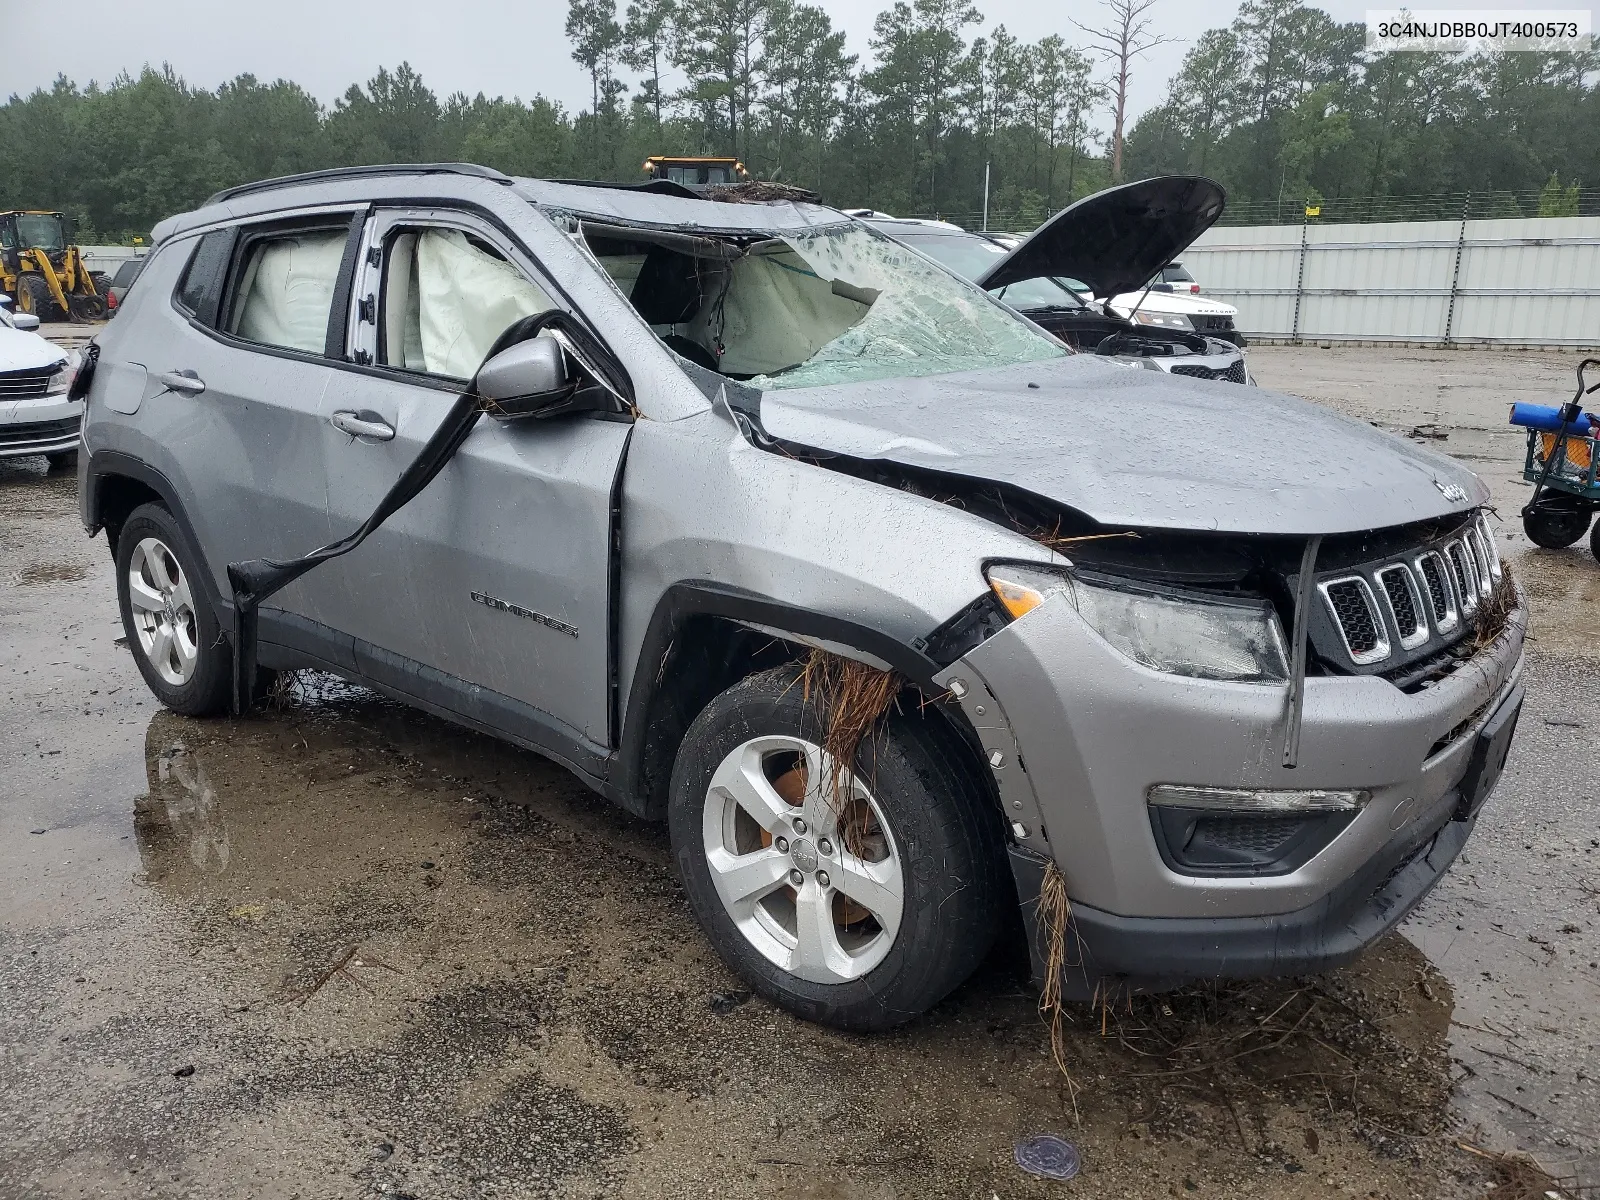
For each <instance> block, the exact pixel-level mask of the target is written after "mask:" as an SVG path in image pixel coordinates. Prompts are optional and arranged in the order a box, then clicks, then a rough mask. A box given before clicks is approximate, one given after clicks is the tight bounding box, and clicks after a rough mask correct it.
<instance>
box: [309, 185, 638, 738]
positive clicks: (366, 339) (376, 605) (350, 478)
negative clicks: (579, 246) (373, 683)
mask: <svg viewBox="0 0 1600 1200" xmlns="http://www.w3.org/2000/svg"><path fill="white" fill-rule="evenodd" d="M359 261H360V268H359V271H358V274H357V277H356V287H355V299H354V302H353V303H352V306H351V317H350V321H351V327H350V332H349V342H350V345H351V347H352V351H353V355H354V357H355V358H356V360H357V362H358V363H359V364H360V367H361V369H358V370H355V371H346V372H342V373H340V374H339V376H338V378H337V380H336V382H335V383H333V384H332V385H331V386H330V387H329V389H328V391H327V394H326V395H325V396H324V398H323V401H322V411H323V418H324V419H323V423H322V426H321V444H322V451H323V455H324V461H325V464H326V468H325V470H326V476H327V480H328V515H329V525H328V533H329V537H330V539H331V538H335V537H340V536H342V535H344V534H345V533H347V532H348V531H349V530H351V529H353V528H355V527H356V526H357V525H359V524H360V523H361V522H362V521H363V520H364V519H365V518H366V516H367V515H368V514H369V513H370V512H371V511H372V510H373V508H374V507H375V506H376V505H377V503H378V501H379V500H380V499H381V498H382V497H383V495H384V494H385V493H386V492H387V491H388V489H389V488H390V486H391V485H392V484H393V483H394V481H395V479H396V478H397V477H398V476H399V474H400V473H401V471H403V470H404V469H405V467H406V466H407V465H408V464H409V463H410V462H411V461H412V460H413V459H415V458H416V456H417V453H418V451H419V449H420V448H421V446H422V445H423V443H424V442H426V440H427V439H428V437H429V436H430V435H431V434H432V433H433V432H434V431H435V430H436V429H437V428H438V426H439V424H440V422H441V420H442V419H443V417H444V415H445V413H446V412H447V411H448V409H449V408H450V405H451V403H452V402H453V401H454V399H455V397H456V396H457V395H458V394H460V392H461V391H462V390H463V389H464V388H465V387H466V386H467V382H468V380H469V378H470V377H471V376H472V375H473V374H474V373H475V372H476V370H477V368H478V366H479V364H480V363H481V361H482V358H483V356H484V354H485V353H486V351H487V350H488V348H489V346H490V344H491V343H492V342H493V341H494V340H495V338H496V337H498V336H499V335H500V333H501V332H502V331H503V330H504V329H505V328H506V327H507V326H509V325H510V324H512V323H513V322H514V321H516V320H518V319H519V318H521V317H524V316H528V315H531V314H533V313H536V312H540V311H544V310H547V309H549V308H551V307H552V306H553V305H554V304H555V303H556V300H555V299H554V298H555V297H556V296H557V295H558V294H559V293H558V289H556V288H555V287H553V286H552V284H551V282H550V280H549V279H548V277H547V276H545V274H544V273H543V271H542V269H541V268H540V267H539V266H538V264H537V263H536V262H535V261H534V260H533V258H532V256H531V255H530V254H528V252H527V251H526V250H525V249H524V248H523V247H522V246H521V245H520V244H519V243H518V242H517V241H516V239H514V238H513V237H511V236H510V235H509V234H507V233H506V232H504V231H503V230H501V229H500V228H499V227H498V226H496V225H494V224H492V223H490V222H488V221H486V220H483V219H481V218H479V217H478V216H476V215H475V214H470V213H465V212H457V211H452V210H442V209H390V210H383V209H380V210H379V211H378V212H377V214H376V215H375V217H374V219H373V221H372V224H371V226H370V228H369V230H368V235H367V241H366V244H365V248H364V250H363V252H362V253H361V255H360V260H359ZM352 419H354V420H357V421H362V422H366V423H367V424H363V425H357V426H351V424H350V421H351V420H352ZM341 425H342V426H343V428H341V427H340V426H341ZM351 428H354V429H357V430H367V429H370V430H371V431H372V435H370V436H369V435H367V434H364V433H359V432H358V433H355V434H352V433H350V432H349V430H350V429H351ZM631 428H632V426H631V424H630V423H629V422H627V421H623V420H614V419H606V418H603V417H598V416H594V415H585V416H574V417H570V418H562V419H556V420H552V421H524V422H520V423H516V424H500V423H498V422H495V421H493V420H490V419H488V418H480V420H479V423H478V425H477V427H476V428H475V429H474V430H473V431H472V433H471V435H470V436H469V437H468V438H467V440H466V442H465V443H464V444H463V445H462V447H461V449H460V450H459V451H458V452H457V453H456V455H455V457H454V458H453V459H452V460H451V461H450V463H449V464H448V465H446V466H445V468H444V469H443V471H442V472H441V473H440V474H439V476H438V477H437V478H436V479H434V480H433V482H432V483H430V484H429V485H428V487H427V488H426V489H424V491H423V492H422V493H421V494H420V495H419V496H417V497H416V498H415V499H414V500H412V501H411V503H410V504H408V505H407V506H406V507H405V508H402V509H401V510H400V511H399V512H397V513H395V514H394V515H393V516H391V517H390V518H389V519H388V521H387V522H386V523H385V524H384V525H383V527H382V528H380V529H379V530H377V531H376V532H375V533H373V534H372V535H371V537H369V538H368V539H367V541H366V542H365V543H364V544H363V545H362V546H361V547H359V548H358V549H356V550H355V551H353V552H352V553H350V554H348V555H345V556H344V557H342V558H339V559H336V560H334V561H332V562H330V563H328V564H326V565H324V566H322V567H319V568H318V570H317V571H316V572H313V574H323V575H324V577H325V582H326V583H327V584H328V585H329V586H330V587H334V588H336V589H337V598H336V600H335V601H333V602H334V603H335V604H336V605H337V609H336V612H335V614H334V616H333V618H332V623H333V624H334V625H335V626H336V627H337V628H339V629H341V630H343V631H345V632H348V633H350V634H352V635H354V636H355V637H356V638H357V639H360V641H359V642H358V643H357V646H356V653H357V656H358V660H360V665H361V669H362V671H363V673H366V674H368V675H369V676H370V677H372V678H373V679H375V680H377V681H379V682H385V683H388V684H390V685H391V686H396V687H400V688H402V689H403V690H406V691H408V692H410V693H411V694H413V695H419V696H420V697H421V698H423V699H429V700H431V701H432V702H435V703H437V704H439V705H440V706H442V707H445V708H449V709H451V710H452V711H455V712H458V713H461V714H462V715H465V716H468V717H471V718H473V719H477V720H481V721H485V722H487V723H490V724H494V725H497V726H499V725H504V724H505V723H507V722H510V723H514V724H515V725H516V727H518V728H527V727H528V726H529V724H530V722H531V724H532V725H534V726H539V725H545V726H548V727H550V728H552V729H553V730H554V731H556V732H557V733H559V734H560V735H561V736H562V737H565V738H568V739H576V740H578V741H580V742H584V743H587V744H588V745H589V746H590V747H593V748H603V747H605V746H607V745H609V744H610V741H611V734H612V731H611V729H610V721H611V716H610V710H611V702H610V672H609V665H608V664H609V658H608V638H609V613H610V567H611V553H610V546H611V542H610V538H611V529H612V498H613V495H614V491H615V487H616V482H617V479H618V475H619V472H620V471H621V468H622V461H623V454H624V451H625V448H626V446H627V441H628V435H629V433H630V431H631ZM364 643H370V645H365V644H364Z"/></svg>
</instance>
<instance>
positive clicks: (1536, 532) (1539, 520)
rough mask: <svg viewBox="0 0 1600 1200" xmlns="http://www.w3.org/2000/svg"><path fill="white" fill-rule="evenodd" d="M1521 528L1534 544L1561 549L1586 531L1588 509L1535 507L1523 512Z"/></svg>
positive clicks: (1587, 528) (1551, 548)
mask: <svg viewBox="0 0 1600 1200" xmlns="http://www.w3.org/2000/svg"><path fill="white" fill-rule="evenodd" d="M1522 530H1523V532H1524V533H1526V534H1527V535H1528V540H1529V541H1530V542H1532V543H1533V544H1534V545H1535V546H1543V547H1544V548H1545V549H1546V550H1561V549H1564V548H1565V547H1567V546H1570V545H1572V543H1574V542H1576V541H1577V540H1578V539H1579V538H1581V537H1582V536H1583V535H1584V534H1585V533H1587V532H1588V530H1589V510H1588V509H1587V508H1578V507H1576V506H1572V507H1569V506H1567V505H1562V506H1561V507H1559V508H1556V507H1548V508H1547V507H1540V508H1536V509H1534V510H1533V511H1532V512H1529V513H1524V514H1523V516H1522Z"/></svg>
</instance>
